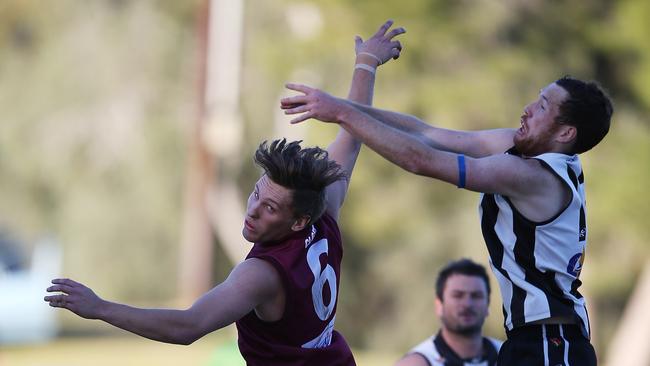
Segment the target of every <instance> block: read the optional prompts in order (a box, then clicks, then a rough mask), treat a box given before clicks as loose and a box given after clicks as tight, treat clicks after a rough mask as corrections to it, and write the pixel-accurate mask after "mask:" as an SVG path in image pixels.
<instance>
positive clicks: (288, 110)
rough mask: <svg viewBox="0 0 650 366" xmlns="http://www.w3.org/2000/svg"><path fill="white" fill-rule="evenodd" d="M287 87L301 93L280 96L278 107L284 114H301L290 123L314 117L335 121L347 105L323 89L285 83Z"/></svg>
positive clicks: (325, 120) (324, 120)
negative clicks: (284, 96)
mask: <svg viewBox="0 0 650 366" xmlns="http://www.w3.org/2000/svg"><path fill="white" fill-rule="evenodd" d="M285 86H286V87H287V89H290V90H295V91H297V92H301V93H302V95H296V96H293V97H287V98H282V100H280V108H282V109H284V114H299V113H302V115H300V116H298V117H296V118H294V119H292V120H291V123H292V124H295V123H299V122H302V121H304V120H306V119H309V118H315V119H318V120H321V121H323V122H337V116H338V114H339V113H341V112H342V111H343V109H344V108H346V107H347V106H348V105H347V103H346V102H345V101H344V100H342V99H339V98H336V97H333V96H331V95H329V94H327V93H325V92H324V91H321V90H318V89H314V88H310V87H308V86H307V85H302V84H286V85H285Z"/></svg>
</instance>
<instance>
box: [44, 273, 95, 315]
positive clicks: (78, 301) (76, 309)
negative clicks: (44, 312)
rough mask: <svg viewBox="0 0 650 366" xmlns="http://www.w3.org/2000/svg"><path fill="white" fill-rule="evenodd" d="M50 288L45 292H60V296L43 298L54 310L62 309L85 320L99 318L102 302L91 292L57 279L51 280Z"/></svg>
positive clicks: (73, 283)
mask: <svg viewBox="0 0 650 366" xmlns="http://www.w3.org/2000/svg"><path fill="white" fill-rule="evenodd" d="M52 284H53V285H52V286H50V287H48V288H47V290H46V291H47V292H62V294H57V295H49V296H45V298H44V300H45V301H47V302H49V304H50V306H52V307H55V308H64V309H68V310H70V311H72V312H73V313H75V314H77V315H79V316H80V317H82V318H86V319H97V318H99V317H100V314H101V311H102V305H103V304H104V300H102V299H101V298H99V296H97V295H95V293H94V292H93V290H91V289H89V288H88V287H86V286H84V285H82V284H81V283H79V282H75V281H73V280H70V279H67V278H66V279H62V278H57V279H54V280H52Z"/></svg>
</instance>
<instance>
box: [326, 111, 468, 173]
mask: <svg viewBox="0 0 650 366" xmlns="http://www.w3.org/2000/svg"><path fill="white" fill-rule="evenodd" d="M338 122H339V123H340V124H341V126H342V127H343V128H345V129H346V130H347V131H348V132H349V133H350V134H352V135H353V136H355V137H356V138H358V139H360V140H361V141H362V142H363V143H364V144H366V146H368V147H369V148H371V149H372V150H374V151H375V152H377V153H378V154H380V155H381V156H383V157H384V158H386V159H387V160H389V161H391V162H392V163H394V164H396V165H398V166H400V167H401V168H403V169H405V170H407V171H409V172H412V173H415V174H418V175H426V176H429V177H432V178H436V179H440V180H443V181H446V182H449V183H454V184H456V183H457V180H458V176H457V172H458V171H457V167H456V165H455V164H456V162H455V161H456V160H455V159H456V154H451V153H448V152H445V151H441V150H438V149H435V148H432V147H431V146H429V145H427V144H425V143H424V142H422V141H421V140H420V139H419V138H418V137H416V136H414V135H413V134H409V133H406V132H404V131H401V130H399V129H396V128H393V127H391V126H389V125H386V124H383V123H382V122H380V121H378V120H376V119H374V118H373V117H372V116H370V115H368V114H365V113H363V112H361V111H360V110H359V109H357V108H345V109H342V111H341V113H340V115H339V120H338Z"/></svg>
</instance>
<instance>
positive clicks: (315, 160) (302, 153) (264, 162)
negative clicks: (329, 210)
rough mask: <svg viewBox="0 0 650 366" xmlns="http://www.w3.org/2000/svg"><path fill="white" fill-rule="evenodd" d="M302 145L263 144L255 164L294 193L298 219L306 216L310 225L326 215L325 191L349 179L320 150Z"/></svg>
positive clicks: (277, 182) (285, 143)
mask: <svg viewBox="0 0 650 366" xmlns="http://www.w3.org/2000/svg"><path fill="white" fill-rule="evenodd" d="M301 142H302V140H300V141H292V142H287V140H286V139H282V140H274V141H272V142H271V144H268V142H267V141H264V142H262V143H261V144H260V146H259V147H258V148H257V151H255V157H254V160H255V164H257V165H259V166H260V167H261V168H262V169H263V170H264V173H265V174H266V175H267V176H268V177H269V178H270V179H271V180H272V181H273V182H274V183H276V184H279V185H281V186H283V187H285V188H287V189H289V190H291V191H292V197H291V198H292V202H291V206H292V209H293V214H294V215H295V217H300V216H303V215H307V216H309V217H310V222H309V224H312V223H313V222H315V221H316V220H318V219H319V218H320V217H321V215H322V214H323V213H324V212H325V208H326V199H327V197H326V196H325V188H326V187H327V186H328V185H330V184H332V183H334V182H336V181H337V180H341V179H346V178H347V175H346V174H345V173H343V171H342V169H341V167H340V166H339V165H338V164H337V163H336V162H335V161H333V160H330V159H329V158H328V154H327V151H326V150H323V149H321V148H319V147H310V148H301V147H300V143H301Z"/></svg>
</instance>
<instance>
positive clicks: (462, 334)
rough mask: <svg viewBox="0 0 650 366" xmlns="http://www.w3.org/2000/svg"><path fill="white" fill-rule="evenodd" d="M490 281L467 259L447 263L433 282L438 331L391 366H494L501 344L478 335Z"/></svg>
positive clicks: (488, 299) (486, 302) (480, 331)
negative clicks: (438, 323) (438, 321)
mask: <svg viewBox="0 0 650 366" xmlns="http://www.w3.org/2000/svg"><path fill="white" fill-rule="evenodd" d="M489 303H490V280H489V278H488V276H487V273H486V271H485V267H483V266H482V265H480V264H477V263H474V262H473V261H471V260H469V259H461V260H458V261H454V262H451V263H449V264H448V265H447V266H445V267H444V268H442V270H440V272H439V273H438V278H437V279H436V299H435V309H436V315H438V318H440V324H441V326H440V330H439V331H438V333H437V334H435V335H433V336H431V337H429V338H427V339H426V340H425V341H423V342H422V343H420V344H418V345H417V346H415V347H413V349H411V350H410V351H409V353H407V354H406V355H405V356H404V357H403V358H402V359H401V360H399V361H398V362H397V363H396V364H395V366H479V365H480V366H494V365H496V361H497V354H498V352H499V348H500V347H501V343H502V342H501V341H499V340H497V339H494V338H488V337H484V336H483V335H482V329H483V323H484V321H485V318H486V317H487V316H488V305H489Z"/></svg>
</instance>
